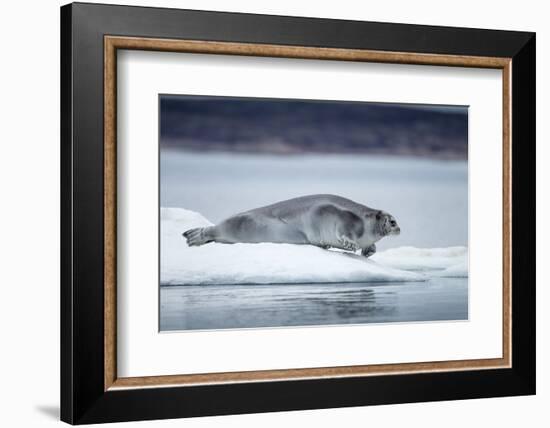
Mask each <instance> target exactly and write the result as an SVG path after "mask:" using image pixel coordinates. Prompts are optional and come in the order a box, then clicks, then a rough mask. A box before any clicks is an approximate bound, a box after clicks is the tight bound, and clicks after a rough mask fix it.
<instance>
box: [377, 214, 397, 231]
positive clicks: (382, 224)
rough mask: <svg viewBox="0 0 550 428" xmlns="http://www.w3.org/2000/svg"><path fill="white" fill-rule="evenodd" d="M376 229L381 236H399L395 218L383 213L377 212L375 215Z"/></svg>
mask: <svg viewBox="0 0 550 428" xmlns="http://www.w3.org/2000/svg"><path fill="white" fill-rule="evenodd" d="M375 218H376V228H377V229H378V230H377V231H378V233H379V234H380V235H381V236H387V235H399V234H400V233H401V228H400V227H399V225H398V224H397V221H396V220H395V217H394V216H392V215H391V214H389V213H387V212H385V211H378V212H377V213H376V214H375Z"/></svg>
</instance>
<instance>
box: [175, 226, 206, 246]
mask: <svg viewBox="0 0 550 428" xmlns="http://www.w3.org/2000/svg"><path fill="white" fill-rule="evenodd" d="M208 229H209V228H207V227H197V228H196V229H189V230H187V231H185V232H183V234H182V235H183V236H184V237H185V239H187V245H189V246H190V247H195V246H199V245H204V244H208V243H209V242H212V241H213V239H212V238H211V237H210V234H209V233H208Z"/></svg>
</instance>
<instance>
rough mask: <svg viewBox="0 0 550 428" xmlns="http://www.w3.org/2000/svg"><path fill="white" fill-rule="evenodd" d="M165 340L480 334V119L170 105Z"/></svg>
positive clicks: (232, 101) (435, 112) (364, 108)
mask: <svg viewBox="0 0 550 428" xmlns="http://www.w3.org/2000/svg"><path fill="white" fill-rule="evenodd" d="M159 157H160V159H159V163H160V172H159V174H160V180H159V183H160V189H159V190H160V207H159V223H160V224H159V228H160V234H159V236H160V238H159V239H160V243H159V248H160V254H159V263H160V281H159V282H160V284H159V286H160V309H159V311H160V317H159V319H160V331H172V332H173V331H185V330H208V329H216V330H219V329H245V328H275V327H300V326H328V325H342V324H346V325H350V324H368V323H396V322H399V323H406V322H435V321H458V320H468V106H457V105H425V104H397V103H379V102H348V101H341V100H298V99H264V98H240V97H221V96H197V95H175V94H160V95H159Z"/></svg>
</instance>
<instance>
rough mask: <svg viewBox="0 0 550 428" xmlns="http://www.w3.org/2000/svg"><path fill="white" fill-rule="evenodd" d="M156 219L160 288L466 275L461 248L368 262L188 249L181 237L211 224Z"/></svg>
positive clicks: (179, 217) (185, 216)
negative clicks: (158, 239)
mask: <svg viewBox="0 0 550 428" xmlns="http://www.w3.org/2000/svg"><path fill="white" fill-rule="evenodd" d="M160 217H161V219H160V220H161V224H160V229H161V240H160V241H161V242H160V244H161V283H162V284H163V285H212V284H279V283H281V284H288V283H331V282H332V283H335V282H408V281H426V280H428V279H429V278H430V277H431V276H446V277H464V276H467V275H468V269H467V249H466V248H465V247H450V248H436V249H420V248H413V247H401V248H395V249H390V250H386V251H383V252H379V253H377V254H375V255H374V256H373V257H371V258H369V259H366V258H364V257H361V256H360V255H357V254H351V253H346V252H342V251H332V250H328V251H327V250H323V249H321V248H317V247H314V246H309V245H290V244H270V243H262V244H233V245H228V244H217V243H210V244H206V245H203V246H200V247H188V246H187V243H186V240H185V238H184V237H183V236H182V233H183V232H185V231H186V230H188V229H191V228H195V227H204V226H211V225H212V223H210V221H208V220H207V219H206V218H204V217H203V216H202V215H201V214H199V213H196V212H194V211H190V210H186V209H182V208H161V212H160Z"/></svg>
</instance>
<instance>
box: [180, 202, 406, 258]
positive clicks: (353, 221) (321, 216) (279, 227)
mask: <svg viewBox="0 0 550 428" xmlns="http://www.w3.org/2000/svg"><path fill="white" fill-rule="evenodd" d="M400 232H401V230H400V228H399V226H398V224H397V222H396V220H395V218H394V217H393V216H392V215H391V214H389V213H387V212H385V211H382V210H377V209H373V208H369V207H367V206H365V205H362V204H359V203H357V202H354V201H352V200H350V199H346V198H343V197H341V196H336V195H308V196H301V197H298V198H294V199H289V200H286V201H281V202H277V203H275V204H272V205H267V206H265V207H260V208H256V209H253V210H250V211H245V212H243V213H240V214H236V215H234V216H232V217H229V218H228V219H226V220H224V221H222V222H221V223H219V224H217V225H215V226H210V227H200V228H195V229H190V230H187V231H185V232H184V233H183V236H184V237H185V238H186V239H187V245H189V246H191V247H193V246H199V245H204V244H208V243H209V242H218V243H223V244H236V243H246V244H256V243H261V242H271V243H279V244H296V245H314V246H317V247H321V248H325V249H328V248H339V249H342V250H348V251H353V252H355V251H357V250H358V249H361V254H362V255H363V256H365V257H370V256H371V255H373V254H374V253H375V252H376V245H375V243H376V242H377V241H379V240H380V239H382V238H383V237H385V236H388V235H399V233H400Z"/></svg>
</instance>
